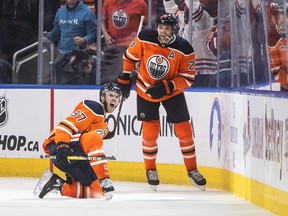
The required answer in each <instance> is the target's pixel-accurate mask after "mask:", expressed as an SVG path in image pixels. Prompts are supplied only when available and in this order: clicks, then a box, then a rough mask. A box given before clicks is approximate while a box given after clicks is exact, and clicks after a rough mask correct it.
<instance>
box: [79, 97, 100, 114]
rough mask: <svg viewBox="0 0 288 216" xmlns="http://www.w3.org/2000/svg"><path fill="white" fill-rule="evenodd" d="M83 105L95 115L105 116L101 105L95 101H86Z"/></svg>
mask: <svg viewBox="0 0 288 216" xmlns="http://www.w3.org/2000/svg"><path fill="white" fill-rule="evenodd" d="M83 104H84V105H85V106H87V107H88V108H89V109H91V110H92V111H93V112H94V113H95V114H97V115H104V110H103V107H102V106H101V104H100V103H98V102H96V101H93V100H84V101H83Z"/></svg>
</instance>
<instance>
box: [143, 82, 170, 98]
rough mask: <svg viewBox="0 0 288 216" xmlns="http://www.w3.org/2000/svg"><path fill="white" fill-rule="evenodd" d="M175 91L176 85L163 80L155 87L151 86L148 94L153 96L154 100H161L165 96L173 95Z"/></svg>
mask: <svg viewBox="0 0 288 216" xmlns="http://www.w3.org/2000/svg"><path fill="white" fill-rule="evenodd" d="M173 90H174V84H173V82H172V81H170V80H162V81H160V82H158V83H156V84H154V85H151V86H150V87H149V88H148V89H147V91H146V93H147V94H149V95H151V97H152V98H153V99H158V98H161V97H163V96H165V95H171V94H172V92H173Z"/></svg>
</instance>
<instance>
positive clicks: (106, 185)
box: [100, 178, 115, 200]
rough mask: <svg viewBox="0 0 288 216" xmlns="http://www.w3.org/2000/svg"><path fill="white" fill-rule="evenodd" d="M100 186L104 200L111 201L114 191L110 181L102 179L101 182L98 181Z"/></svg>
mask: <svg viewBox="0 0 288 216" xmlns="http://www.w3.org/2000/svg"><path fill="white" fill-rule="evenodd" d="M100 185H101V188H102V191H103V193H104V195H105V199H106V200H110V199H112V198H113V193H112V191H114V190H115V189H114V187H113V185H112V182H111V180H110V179H109V178H105V179H102V180H100Z"/></svg>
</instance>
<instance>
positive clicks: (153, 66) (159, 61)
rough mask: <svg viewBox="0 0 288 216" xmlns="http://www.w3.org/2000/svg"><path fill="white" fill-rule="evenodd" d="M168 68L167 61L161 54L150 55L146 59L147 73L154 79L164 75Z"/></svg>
mask: <svg viewBox="0 0 288 216" xmlns="http://www.w3.org/2000/svg"><path fill="white" fill-rule="evenodd" d="M169 68H170V64H169V61H168V60H167V58H165V57H164V56H162V55H152V56H151V57H150V58H149V59H148V61H147V71H148V74H149V76H150V77H151V78H152V79H154V80H160V79H162V78H163V77H165V76H166V74H167V73H168V71H169Z"/></svg>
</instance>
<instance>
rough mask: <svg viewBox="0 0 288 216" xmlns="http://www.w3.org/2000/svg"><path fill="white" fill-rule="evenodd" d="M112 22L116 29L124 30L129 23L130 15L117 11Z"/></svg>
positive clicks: (123, 11) (113, 14)
mask: <svg viewBox="0 0 288 216" xmlns="http://www.w3.org/2000/svg"><path fill="white" fill-rule="evenodd" d="M112 22H113V25H114V27H115V28H117V29H122V28H124V27H125V26H126V25H127V24H128V22H129V16H128V13H127V12H126V11H125V10H116V11H114V12H113V13H112Z"/></svg>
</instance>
